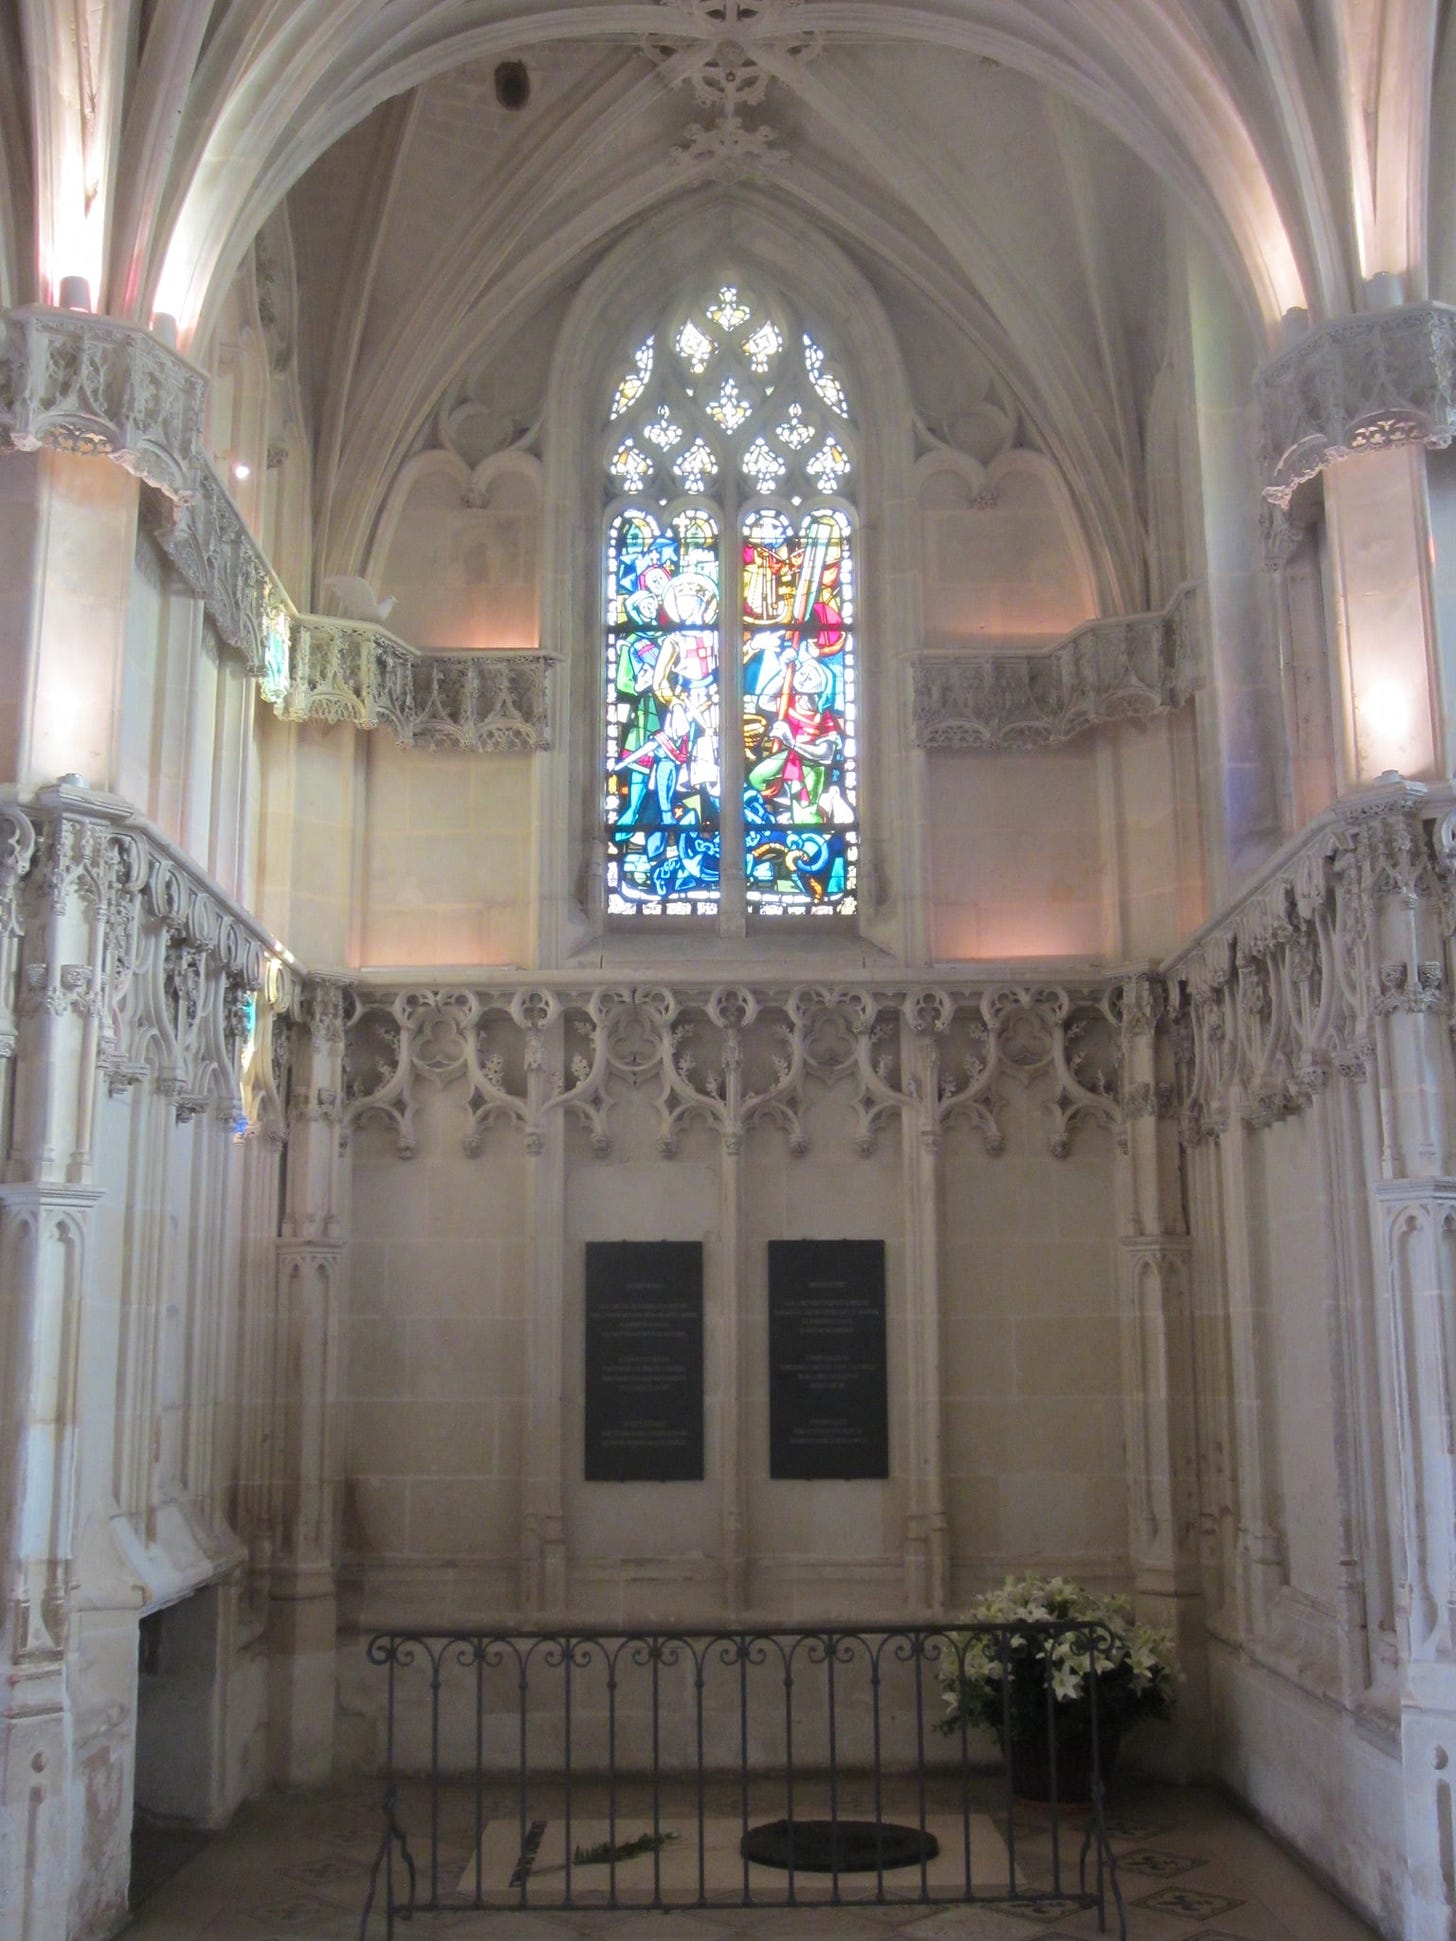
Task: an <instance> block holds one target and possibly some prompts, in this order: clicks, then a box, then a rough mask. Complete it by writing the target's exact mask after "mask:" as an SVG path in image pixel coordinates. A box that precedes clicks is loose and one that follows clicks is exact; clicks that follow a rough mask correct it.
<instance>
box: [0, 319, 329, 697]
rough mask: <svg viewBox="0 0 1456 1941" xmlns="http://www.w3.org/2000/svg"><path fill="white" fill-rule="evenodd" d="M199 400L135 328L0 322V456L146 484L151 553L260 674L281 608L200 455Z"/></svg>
mask: <svg viewBox="0 0 1456 1941" xmlns="http://www.w3.org/2000/svg"><path fill="white" fill-rule="evenodd" d="M206 395H207V374H206V373H205V372H204V371H200V370H198V368H197V367H196V365H194V364H189V363H188V361H187V359H186V358H185V357H181V356H179V355H178V353H177V352H176V351H174V350H171V349H169V348H168V347H167V345H165V344H163V343H160V342H159V341H158V340H157V339H156V338H155V337H154V336H152V334H151V333H150V331H147V330H144V329H143V328H142V327H141V326H140V325H139V324H127V323H119V322H117V320H116V319H115V318H113V317H93V316H90V315H87V314H86V313H84V312H80V311H73V310H49V309H42V308H39V307H33V308H30V309H25V310H13V311H10V312H9V313H8V314H7V315H5V316H4V317H3V318H0V449H4V448H5V447H9V448H11V449H13V450H15V451H36V450H38V449H39V448H41V447H42V446H45V447H48V448H50V449H51V450H53V451H63V452H77V453H80V454H82V455H83V456H86V457H96V458H109V459H111V461H112V462H113V463H114V464H117V465H120V466H122V467H123V468H124V469H125V470H126V471H128V472H131V473H132V474H133V476H135V477H136V478H139V479H140V480H141V481H142V482H143V484H145V485H150V486H152V487H154V488H155V489H156V491H157V492H159V493H160V494H161V496H162V506H163V509H162V512H161V516H160V518H159V519H158V520H157V527H158V533H157V537H158V540H159V542H160V544H161V546H162V549H163V551H164V552H166V553H167V555H168V557H169V558H170V559H171V560H172V562H173V564H174V565H175V566H176V568H177V570H178V572H179V573H180V574H181V575H182V577H183V579H184V580H185V581H186V582H187V584H188V586H189V587H191V589H192V591H193V592H194V593H195V594H196V595H197V596H198V598H199V599H200V600H201V601H202V603H203V605H204V606H205V607H206V609H207V613H208V617H209V619H210V620H211V621H212V624H213V626H214V627H215V628H216V630H217V633H218V635H219V637H220V638H221V639H222V641H223V642H224V644H225V645H227V646H228V647H231V648H233V649H234V650H235V651H236V652H237V653H238V654H240V655H241V657H242V659H243V661H244V663H245V665H246V667H247V670H248V672H249V673H250V674H253V675H255V676H261V675H262V674H263V673H264V670H265V667H266V665H267V659H268V643H269V640H270V636H271V637H272V638H274V639H275V640H276V639H277V638H278V635H279V631H280V629H282V630H283V632H284V634H285V635H286V630H287V625H288V620H289V617H290V615H291V612H292V608H291V606H290V604H289V601H288V598H287V595H286V594H285V593H284V592H283V589H282V587H281V586H280V585H279V583H278V581H277V579H276V578H275V576H274V573H273V570H272V568H271V567H270V566H269V564H268V562H267V560H266V559H265V558H264V557H263V553H262V550H261V548H260V547H259V546H258V544H257V542H256V541H255V540H254V538H253V536H252V534H251V533H250V532H249V531H248V529H247V526H246V525H245V524H244V523H243V518H242V514H241V513H240V512H239V511H238V509H237V507H236V506H235V505H234V504H233V502H232V500H231V499H230V498H229V496H228V494H227V491H226V489H225V488H224V486H223V484H222V482H221V480H220V479H219V478H218V476H217V474H216V473H215V472H214V471H213V469H212V467H211V465H210V464H209V463H208V460H207V457H206V455H205V453H204V451H203V448H202V407H203V401H204V399H205V398H206Z"/></svg>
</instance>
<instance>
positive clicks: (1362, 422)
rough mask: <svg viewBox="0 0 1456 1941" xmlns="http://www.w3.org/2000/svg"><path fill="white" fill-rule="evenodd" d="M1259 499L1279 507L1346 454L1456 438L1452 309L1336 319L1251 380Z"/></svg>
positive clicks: (1424, 307) (1429, 306)
mask: <svg viewBox="0 0 1456 1941" xmlns="http://www.w3.org/2000/svg"><path fill="white" fill-rule="evenodd" d="M1254 391H1255V397H1256V399H1257V401H1258V406H1259V414H1260V419H1261V424H1262V439H1261V450H1260V461H1261V465H1262V469H1263V475H1264V497H1265V498H1266V499H1267V500H1268V501H1269V503H1270V504H1271V505H1273V506H1276V507H1278V508H1280V509H1281V510H1287V508H1288V506H1289V502H1290V499H1291V498H1292V497H1293V496H1294V493H1295V492H1296V491H1297V489H1298V488H1299V487H1300V486H1301V485H1303V484H1304V483H1305V481H1306V480H1307V479H1312V478H1313V477H1314V476H1315V474H1316V473H1317V472H1320V471H1322V470H1323V469H1324V467H1325V466H1326V465H1330V464H1333V463H1334V462H1335V461H1336V460H1337V459H1341V458H1348V457H1349V456H1350V454H1351V453H1352V452H1360V451H1372V450H1376V449H1379V448H1380V447H1382V446H1388V445H1409V444H1425V445H1431V446H1435V447H1444V446H1446V445H1449V444H1450V443H1451V440H1452V438H1453V437H1456V309H1452V308H1451V307H1450V306H1448V305H1446V304H1443V303H1415V304H1407V305H1406V306H1404V307H1403V308H1402V309H1399V310H1383V311H1376V312H1372V313H1371V314H1370V315H1368V316H1357V317H1340V318H1338V319H1337V320H1336V321H1335V322H1333V323H1328V324H1325V325H1323V326H1322V327H1321V328H1320V329H1318V330H1312V331H1311V332H1310V333H1309V335H1308V336H1306V337H1303V338H1301V339H1300V341H1299V342H1298V343H1297V344H1294V345H1292V346H1291V348H1290V349H1288V350H1286V351H1283V352H1281V354H1280V355H1279V356H1278V357H1275V358H1272V359H1271V360H1270V362H1269V363H1267V364H1266V365H1265V366H1264V367H1263V369H1262V370H1261V371H1260V372H1259V373H1258V375H1257V377H1256V378H1255V380H1254Z"/></svg>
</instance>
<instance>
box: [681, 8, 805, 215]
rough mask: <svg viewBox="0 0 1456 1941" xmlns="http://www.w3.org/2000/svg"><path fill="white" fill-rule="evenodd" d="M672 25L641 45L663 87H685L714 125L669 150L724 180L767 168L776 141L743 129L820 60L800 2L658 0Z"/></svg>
mask: <svg viewBox="0 0 1456 1941" xmlns="http://www.w3.org/2000/svg"><path fill="white" fill-rule="evenodd" d="M660 4H661V6H662V8H663V11H664V13H665V14H670V15H672V16H674V21H673V25H672V26H671V27H668V26H666V25H664V28H663V30H662V32H660V33H655V34H652V35H650V36H649V37H648V38H647V40H646V41H644V43H643V47H644V51H645V52H646V54H647V55H648V57H649V58H650V59H651V60H653V61H655V62H657V64H658V68H659V71H660V73H661V75H662V79H663V81H664V82H665V84H666V85H667V86H668V87H672V88H678V87H683V86H688V87H691V89H692V91H693V94H694V95H695V97H696V98H697V100H698V101H699V102H700V103H701V104H702V106H703V107H705V108H707V109H709V110H710V111H711V112H712V114H713V115H714V117H715V119H714V120H713V121H711V122H709V123H707V124H706V125H705V124H704V123H702V122H694V123H692V124H691V125H690V126H689V127H688V129H687V131H686V135H685V138H684V140H683V142H682V143H681V144H680V145H679V147H678V148H677V149H676V150H675V151H674V153H675V154H676V155H677V156H678V157H680V158H681V159H682V160H683V161H684V162H690V163H702V164H706V165H708V166H710V167H712V168H713V169H714V170H716V171H717V172H718V173H720V174H723V175H726V176H728V177H730V178H733V177H736V176H740V175H745V174H750V173H754V172H757V171H759V170H761V169H763V168H765V167H772V166H773V165H774V164H775V163H776V162H778V161H779V160H780V159H781V158H780V157H779V156H778V155H776V154H775V153H774V152H773V151H772V149H771V147H770V144H771V143H772V142H773V141H774V139H775V135H774V131H773V129H771V128H768V127H765V126H763V125H762V124H759V125H758V126H756V127H753V128H750V127H747V126H746V125H745V124H744V122H743V119H742V115H743V111H744V109H745V108H759V107H761V106H762V105H763V102H764V100H765V98H766V96H767V94H768V91H769V88H770V87H771V85H772V84H773V83H774V82H775V81H780V82H783V83H785V84H786V85H788V86H790V87H792V86H793V85H794V82H795V79H796V77H797V73H798V71H799V70H800V69H802V68H803V67H805V66H807V65H808V63H809V62H810V61H812V60H813V59H814V58H815V57H816V55H817V54H818V53H819V50H820V47H821V46H822V44H823V43H822V36H821V35H820V34H819V33H818V32H817V31H816V30H815V29H814V28H811V27H808V26H806V25H805V24H804V7H803V0H660Z"/></svg>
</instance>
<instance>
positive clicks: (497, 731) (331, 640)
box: [272, 614, 554, 753]
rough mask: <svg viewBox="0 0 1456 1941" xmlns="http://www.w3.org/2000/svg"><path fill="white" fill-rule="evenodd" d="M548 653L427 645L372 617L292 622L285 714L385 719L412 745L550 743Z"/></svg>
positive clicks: (359, 722) (486, 747) (371, 723)
mask: <svg viewBox="0 0 1456 1941" xmlns="http://www.w3.org/2000/svg"><path fill="white" fill-rule="evenodd" d="M553 664H554V663H553V660H552V657H551V656H549V655H546V654H498V653H472V654H421V653H417V652H416V651H415V649H414V648H413V647H408V646H406V645H405V643H404V642H403V641H402V640H397V639H396V638H395V637H394V635H393V634H391V633H386V632H385V631H384V629H383V628H381V627H377V626H374V625H372V624H370V623H369V622H367V621H358V620H331V619H323V618H320V617H319V616H318V615H316V614H306V615H303V616H301V617H300V618H299V619H297V620H295V622H294V623H293V639H292V650H291V653H290V656H289V667H288V679H287V684H286V686H280V688H279V690H278V693H277V694H276V696H274V697H272V698H273V701H274V706H275V707H276V709H277V711H278V713H279V714H280V715H281V716H282V717H283V719H284V720H285V721H346V722H349V723H351V724H352V725H353V726H354V727H356V728H376V727H379V726H380V725H381V724H387V725H388V726H389V727H390V728H392V729H393V730H394V734H395V738H396V739H397V740H398V741H399V742H400V743H402V744H403V745H404V746H405V747H428V748H441V747H445V748H470V749H475V750H479V751H488V752H492V753H495V752H503V751H507V750H511V749H532V748H549V747H550V746H551V711H550V702H551V668H552V666H553Z"/></svg>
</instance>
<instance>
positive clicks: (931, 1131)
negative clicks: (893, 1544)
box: [900, 1020, 950, 1617]
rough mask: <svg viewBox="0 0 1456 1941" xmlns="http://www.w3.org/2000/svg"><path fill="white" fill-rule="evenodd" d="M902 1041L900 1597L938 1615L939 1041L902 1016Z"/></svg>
mask: <svg viewBox="0 0 1456 1941" xmlns="http://www.w3.org/2000/svg"><path fill="white" fill-rule="evenodd" d="M900 1030H901V1047H902V1056H903V1059H904V1062H905V1068H906V1070H907V1071H908V1072H909V1073H910V1075H911V1077H910V1086H909V1092H910V1098H911V1100H912V1104H911V1107H910V1109H909V1110H907V1111H905V1112H904V1113H902V1115H901V1119H900V1136H901V1140H902V1146H903V1151H904V1166H905V1178H906V1185H907V1188H908V1192H907V1195H906V1204H907V1206H908V1208H909V1209H910V1210H911V1211H910V1219H909V1223H908V1225H907V1228H906V1234H905V1301H906V1307H907V1314H906V1328H905V1334H904V1339H905V1343H906V1347H907V1352H908V1355H909V1359H910V1367H909V1371H908V1372H909V1378H910V1379H909V1389H910V1409H909V1434H910V1447H909V1449H908V1451H907V1457H908V1464H907V1479H908V1484H909V1504H908V1507H907V1510H906V1515H905V1602H906V1606H907V1608H908V1609H910V1610H912V1611H914V1612H916V1613H917V1614H918V1613H924V1614H925V1615H926V1616H928V1617H938V1616H939V1615H940V1614H941V1613H942V1612H943V1611H944V1610H945V1608H946V1600H947V1597H948V1596H949V1568H950V1560H949V1555H948V1550H949V1538H950V1532H949V1523H948V1519H947V1516H946V1509H945V1475H944V1471H945V1461H944V1436H943V1433H942V1424H941V1367H942V1342H941V1298H940V1297H941V1286H940V1169H941V1160H940V1145H941V1140H940V1126H939V1120H938V1115H937V1111H936V1106H937V1101H938V1099H939V1073H938V1057H937V1045H936V1040H935V1037H934V1035H933V1034H932V1033H931V1032H929V1031H920V1032H916V1031H915V1030H913V1029H912V1027H911V1026H910V1024H909V1023H908V1022H907V1021H904V1020H902V1022H901V1027H900Z"/></svg>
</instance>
